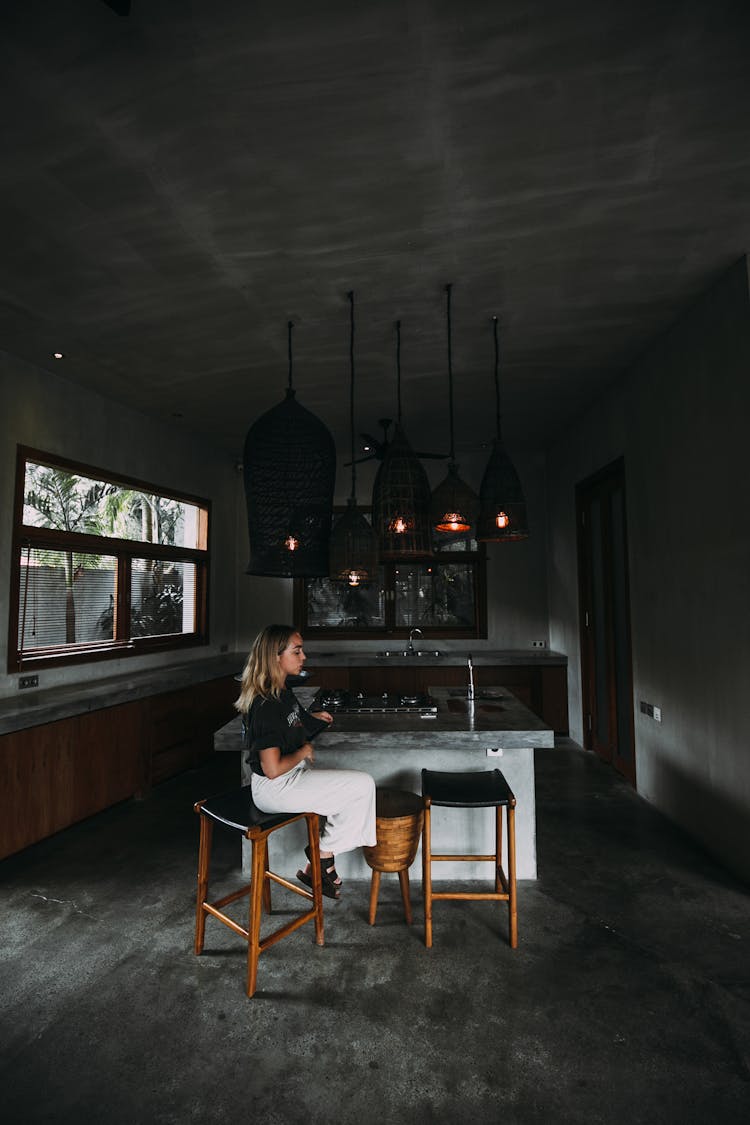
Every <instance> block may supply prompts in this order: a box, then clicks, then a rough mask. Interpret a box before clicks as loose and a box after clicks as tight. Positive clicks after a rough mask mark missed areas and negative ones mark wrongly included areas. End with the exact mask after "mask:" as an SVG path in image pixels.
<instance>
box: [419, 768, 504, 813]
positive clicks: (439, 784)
mask: <svg viewBox="0 0 750 1125" xmlns="http://www.w3.org/2000/svg"><path fill="white" fill-rule="evenodd" d="M422 796H423V797H429V799H430V801H431V802H432V804H433V805H445V806H446V807H449V808H456V809H461V808H477V809H486V808H496V807H497V806H498V805H508V804H510V802H511V801H513V802H514V803H515V797H514V796H513V793H512V792H511V788H510V786H509V785H508V782H507V781H506V780H505V778H504V777H503V775H502V773H501V772H500V770H486V771H483V772H481V773H443V772H439V773H438V772H436V771H435V770H422Z"/></svg>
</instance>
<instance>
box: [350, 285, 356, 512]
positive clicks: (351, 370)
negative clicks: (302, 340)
mask: <svg viewBox="0 0 750 1125" xmlns="http://www.w3.org/2000/svg"><path fill="white" fill-rule="evenodd" d="M348 297H349V436H350V438H351V447H352V502H353V503H356V501H357V467H356V465H355V461H354V291H353V290H350V291H349V293H348Z"/></svg>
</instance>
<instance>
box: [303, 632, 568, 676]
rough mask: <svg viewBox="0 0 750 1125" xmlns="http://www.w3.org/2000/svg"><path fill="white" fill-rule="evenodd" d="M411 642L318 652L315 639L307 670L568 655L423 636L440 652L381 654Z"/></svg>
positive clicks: (555, 660)
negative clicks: (458, 644) (457, 644)
mask: <svg viewBox="0 0 750 1125" xmlns="http://www.w3.org/2000/svg"><path fill="white" fill-rule="evenodd" d="M407 643H408V642H406V641H390V642H383V648H382V650H379V651H373V652H346V651H343V650H341V651H338V652H316V651H315V648H314V642H312V643H308V644H306V645H305V652H306V653H307V664H306V665H305V667H306V668H307V671H308V672H310V673H312V672H314V671H315V669H316V668H318V667H320V668H323V667H326V668H331V667H335V668H383V667H385V668H388V667H391V666H393V667H399V666H400V667H407V668H409V667H412V666H414V665H417V664H418V665H423V666H424V665H426V666H428V667H440V665H441V664H446V665H448V666H449V667H450V666H454V665H460V664H465V663H466V660H467V657H468V656H469V654H471V659H472V661H473V663H474V666H475V667H477V668H481V667H485V668H486V667H503V666H512V665H519V664H528V665H538V666H541V667H544V666H545V665H546V666H547V667H555V666H559V665H566V664H567V663H568V658H567V656H565V655H564V654H563V653H561V652H552V651H551V650H550V649H546V648H543V649H526V648H519V649H472V648H471V646H470V644H467V646H466V648H462V649H455V650H451V649H444V648H442V647H441V646H440V644H439V643H438V644H434V645H432V644H430V643H429V642H427V641H424V640H422V641H421V642H420V644H419V645H417V647H418V648H419V647H422V648H423V649H424V650H425V652H426V653H428V652H429V651H430V650H431V649H433V648H434V649H438V650H439V651H440V656H429V655H423V656H382V655H381V653H382V652H385V651H386V650H388V649H390V650H393V649H400V648H406V645H407Z"/></svg>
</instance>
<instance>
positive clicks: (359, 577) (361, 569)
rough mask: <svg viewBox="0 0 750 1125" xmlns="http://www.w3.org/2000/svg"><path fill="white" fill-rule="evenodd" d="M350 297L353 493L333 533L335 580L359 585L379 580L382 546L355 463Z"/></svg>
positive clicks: (351, 296)
mask: <svg viewBox="0 0 750 1125" xmlns="http://www.w3.org/2000/svg"><path fill="white" fill-rule="evenodd" d="M348 296H349V371H350V377H349V434H350V438H351V451H352V456H351V463H352V494H351V496H350V497H349V502H348V504H347V508H346V511H345V512H344V514H343V515H342V516H340V518H339V519H338V521H337V523H336V525H335V527H334V529H333V531H332V532H331V543H330V573H331V578H334V579H336V580H337V581H340V582H348V584H349V585H350V586H359V585H361V583H363V582H370V581H371V580H372V579H373V578H374V577H375V571H376V569H377V565H378V543H377V539H376V538H375V532H374V531H373V529H372V524H369V523H368V522H367V520H366V519H365V516H364V514H363V513H362V512H361V511H360V510H359V508H358V507H357V468H356V463H355V460H354V293H353V292H350V293H349V294H348Z"/></svg>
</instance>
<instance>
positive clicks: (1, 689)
mask: <svg viewBox="0 0 750 1125" xmlns="http://www.w3.org/2000/svg"><path fill="white" fill-rule="evenodd" d="M0 404H1V409H0V697H2V696H6V697H7V696H9V695H15V694H16V693H17V691H18V676H17V675H16V674H14V675H8V674H7V671H6V669H7V643H8V592H9V582H10V579H9V568H10V558H11V531H12V522H13V496H14V487H15V470H16V446H17V445H19V444H20V445H28V446H31V447H33V448H36V449H41V450H43V451H45V452H47V453H53V454H54V453H57V454H59V455H60V456H62V457H67V458H70V459H72V460H74V461H80V462H82V463H84V464H88V465H93V466H96V467H99V468H102V469H108V470H110V471H111V472H113V473H123V474H126V475H128V476H133V477H138V478H140V479H143V480H146V481H148V482H150V483H153V484H156V485H161V486H163V487H164V488H165V489H169V488H174V489H177V490H180V491H184V492H191V493H193V494H195V495H198V496H202V497H206V498H207V499H208V500H210V501H211V504H212V517H211V540H212V552H211V558H212V567H211V593H210V597H211V601H210V606H211V616H210V639H211V643H210V645H209V646H200V647H198V648H194V649H189V650H184V651H183V652H181V653H178V654H177V655H175V653H162V654H159V655H152V656H146V657H129V658H125V659H122V660H108V661H104V662H102V663H92V664H77V665H75V666H71V667H69V668H64V669H62V668H61V669H57V668H55V669H46V668H44V669H41V670H40V671H39V686H40V688H44V687H54V686H56V685H58V684H63V683H65V684H70V683H77V682H85V681H90V680H95V679H100V678H102V677H104V676H112V675H117V674H118V673H123V674H129V673H131V672H133V671H136V670H137V669H140V668H153V667H155V666H159V665H163V664H170V663H172V664H173V663H176V662H177V661H183V660H191V659H199V658H203V657H205V656H208V655H212V654H214V653H218V652H219V651H220V649H221V647H222V646H223V645H227V646H228V647H229V649H230V650H232V649H234V647H235V622H236V589H237V583H236V575H237V572H238V567H239V562H238V547H237V538H236V526H237V521H236V508H237V495H238V491H241V483H240V482H239V480H238V476H237V473H236V472H235V471H234V469H233V467H232V458H231V456H229V455H228V454H226V453H223V452H222V451H220V450H217V449H212V448H211V447H210V446H209V445H208V443H207V442H206V441H205V439H203V438H201V437H198V436H196V435H195V434H191V433H187V432H185V431H184V430H182V429H180V428H179V427H178V426H171V425H167V424H162V423H160V422H158V421H156V420H154V419H153V418H150V417H147V416H146V415H145V414H140V413H138V412H136V411H133V410H128V409H126V408H124V407H122V406H119V405H117V404H116V403H113V402H112V401H110V400H108V399H105V398H103V397H101V396H99V395H97V394H94V393H93V392H91V391H88V390H83V389H82V388H80V387H77V386H75V385H74V384H73V383H70V382H68V381H67V380H66V379H63V378H60V377H58V376H56V375H53V374H50V373H48V372H45V371H41V370H39V369H37V368H35V367H32V366H31V365H29V364H27V363H22V362H20V361H19V360H16V359H14V358H12V357H10V356H8V355H6V354H5V353H3V352H0Z"/></svg>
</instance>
